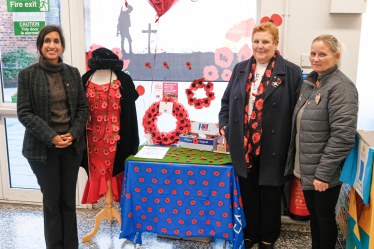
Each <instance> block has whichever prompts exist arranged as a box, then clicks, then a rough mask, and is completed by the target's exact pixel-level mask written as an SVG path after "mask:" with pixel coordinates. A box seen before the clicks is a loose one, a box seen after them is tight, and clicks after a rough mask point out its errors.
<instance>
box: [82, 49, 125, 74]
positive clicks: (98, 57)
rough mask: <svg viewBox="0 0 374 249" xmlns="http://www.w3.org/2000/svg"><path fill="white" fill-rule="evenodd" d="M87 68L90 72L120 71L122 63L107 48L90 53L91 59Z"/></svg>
mask: <svg viewBox="0 0 374 249" xmlns="http://www.w3.org/2000/svg"><path fill="white" fill-rule="evenodd" d="M88 67H89V68H90V69H91V70H100V69H111V70H113V71H115V70H122V69H123V61H122V60H120V59H118V56H117V55H116V54H115V53H113V52H112V51H111V50H109V49H107V48H98V49H96V50H95V51H93V52H92V58H91V59H88Z"/></svg>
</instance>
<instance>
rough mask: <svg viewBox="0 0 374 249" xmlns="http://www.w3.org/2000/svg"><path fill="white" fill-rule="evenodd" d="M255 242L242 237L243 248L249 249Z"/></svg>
mask: <svg viewBox="0 0 374 249" xmlns="http://www.w3.org/2000/svg"><path fill="white" fill-rule="evenodd" d="M254 244H255V243H254V242H253V241H252V240H250V239H244V247H245V249H250V248H252V246H253V245H254Z"/></svg>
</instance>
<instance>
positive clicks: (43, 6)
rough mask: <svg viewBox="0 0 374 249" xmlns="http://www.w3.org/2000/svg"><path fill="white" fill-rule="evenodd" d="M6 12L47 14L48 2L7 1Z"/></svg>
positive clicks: (29, 0)
mask: <svg viewBox="0 0 374 249" xmlns="http://www.w3.org/2000/svg"><path fill="white" fill-rule="evenodd" d="M7 6H8V12H49V0H7Z"/></svg>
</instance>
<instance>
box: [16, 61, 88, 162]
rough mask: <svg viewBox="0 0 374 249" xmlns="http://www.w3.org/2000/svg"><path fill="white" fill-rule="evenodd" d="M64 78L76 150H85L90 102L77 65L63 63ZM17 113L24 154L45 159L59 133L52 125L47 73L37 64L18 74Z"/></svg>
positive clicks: (31, 157) (34, 158) (30, 157)
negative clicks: (23, 131) (21, 127)
mask: <svg viewBox="0 0 374 249" xmlns="http://www.w3.org/2000/svg"><path fill="white" fill-rule="evenodd" d="M61 75H62V81H63V84H64V87H65V91H66V99H67V102H68V108H69V115H70V129H69V131H68V133H71V134H72V135H73V136H74V137H75V140H74V141H73V144H72V146H73V147H74V148H75V151H76V152H77V153H80V152H82V151H83V150H85V149H86V145H85V139H84V129H85V127H86V122H87V117H88V104H87V101H86V97H85V92H84V89H83V87H82V79H81V76H80V74H79V71H78V69H77V68H74V67H71V66H69V65H66V64H62V68H61ZM17 114H18V119H19V121H20V122H21V123H22V124H23V125H24V126H25V128H26V131H25V138H24V141H23V149H22V154H23V155H24V157H26V158H27V159H28V160H31V161H39V162H46V160H47V149H48V148H49V147H52V146H53V144H52V139H53V138H54V137H55V136H57V135H58V134H57V133H56V132H55V131H54V130H52V128H51V127H50V125H51V93H50V89H49V82H48V77H47V73H46V72H45V71H44V69H43V68H42V67H41V66H40V65H39V63H36V64H34V65H31V66H29V67H27V68H25V69H23V70H21V71H20V72H19V74H18V95H17Z"/></svg>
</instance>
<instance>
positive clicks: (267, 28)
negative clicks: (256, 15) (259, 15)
mask: <svg viewBox="0 0 374 249" xmlns="http://www.w3.org/2000/svg"><path fill="white" fill-rule="evenodd" d="M257 32H269V33H270V34H271V35H272V36H273V40H274V43H276V42H277V41H279V31H278V28H277V26H275V25H274V24H273V23H272V22H265V23H261V24H260V25H258V26H257V27H254V28H253V31H252V41H253V37H254V36H255V34H256V33H257Z"/></svg>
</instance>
